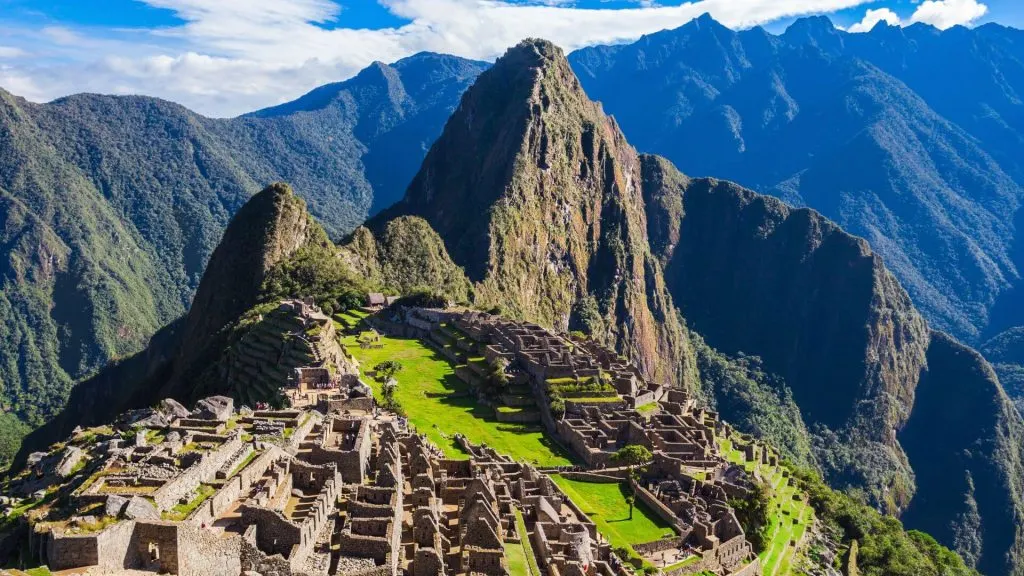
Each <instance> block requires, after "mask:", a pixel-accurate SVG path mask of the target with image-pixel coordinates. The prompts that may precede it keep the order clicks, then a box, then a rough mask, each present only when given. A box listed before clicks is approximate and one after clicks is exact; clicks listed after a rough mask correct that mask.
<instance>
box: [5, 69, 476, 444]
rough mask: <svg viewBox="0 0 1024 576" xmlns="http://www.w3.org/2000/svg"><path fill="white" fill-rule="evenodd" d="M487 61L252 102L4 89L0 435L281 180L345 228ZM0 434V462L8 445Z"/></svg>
mask: <svg viewBox="0 0 1024 576" xmlns="http://www.w3.org/2000/svg"><path fill="white" fill-rule="evenodd" d="M483 66H484V64H481V63H477V62H471V61H467V60H463V59H459V58H453V57H448V56H440V55H435V54H420V55H417V56H413V57H410V58H407V59H405V60H402V61H400V62H397V63H395V64H393V65H384V64H379V63H378V64H374V65H372V66H371V67H369V68H368V69H366V70H364V71H363V72H362V73H361V74H359V75H357V76H356V77H354V78H352V79H351V80H348V81H345V82H341V83H337V84H331V85H328V86H324V87H321V88H319V89H317V90H315V91H313V92H311V93H310V94H308V95H306V96H304V97H302V98H300V99H299V100H296V101H295V102H292V103H289V104H285V105H282V106H279V107H276V108H271V109H267V110H262V111H259V112H256V113H253V114H251V115H249V116H245V117H241V118H235V119H229V120H218V119H209V118H204V117H202V116H199V115H197V114H194V113H192V112H190V111H189V110H187V109H185V108H183V107H181V106H178V105H175V104H172V103H169V102H164V101H161V100H157V99H153V98H145V97H113V96H97V95H77V96H71V97H67V98H62V99H60V100H57V101H54V102H51V103H49V104H42V105H40V104H32V103H29V102H26V101H25V100H22V99H20V98H17V97H15V96H12V95H10V94H7V93H5V92H2V91H0V204H2V206H3V208H2V210H0V262H2V264H0V282H2V290H0V336H2V338H0V342H2V343H0V405H2V409H3V417H2V419H0V439H3V438H7V437H17V436H18V435H19V434H21V433H23V432H24V430H25V424H23V423H27V424H28V425H31V426H36V425H39V424H41V423H42V422H44V421H45V420H46V419H47V418H48V417H50V416H52V415H53V414H55V413H56V411H58V410H59V409H60V408H61V407H62V406H63V402H64V400H65V398H66V395H67V393H68V390H69V389H70V387H71V384H72V383H73V382H74V381H75V380H77V379H79V378H81V377H82V376H84V375H86V374H88V373H90V372H91V371H94V370H96V369H97V368H99V367H100V366H103V365H104V364H105V363H106V362H107V361H108V360H110V359H112V358H118V357H120V356H124V355H126V354H129V353H132V352H135V351H137V350H139V349H140V348H141V347H142V346H143V345H144V343H145V342H146V341H147V340H148V339H149V337H150V336H152V335H153V334H154V332H156V330H157V328H159V327H160V326H162V325H164V324H166V323H167V322H169V321H170V320H172V319H174V318H176V317H178V316H179V315H180V314H181V313H182V312H183V311H184V310H185V309H186V307H187V305H188V303H189V301H190V300H191V298H192V295H193V293H194V291H195V289H196V287H197V285H198V283H199V279H200V277H201V276H202V273H203V270H204V269H205V267H206V262H207V259H208V258H209V256H210V254H211V252H212V250H213V248H214V246H215V245H216V243H217V241H218V240H219V238H220V235H221V232H222V231H223V229H224V226H225V225H226V224H227V222H228V219H229V218H230V217H231V215H232V214H234V212H235V211H236V210H237V209H238V208H239V207H240V206H241V205H242V204H243V203H244V202H245V201H246V199H247V198H249V196H250V195H251V194H252V193H254V192H255V191H257V190H258V189H259V188H260V187H261V186H262V185H263V184H264V183H266V182H270V181H274V180H280V179H287V180H288V181H290V182H293V183H295V184H296V185H298V186H300V187H301V190H303V194H304V198H305V200H306V201H307V203H308V205H309V207H310V211H311V212H312V213H313V214H315V215H316V216H317V217H318V218H319V219H320V221H321V222H323V225H324V227H325V229H326V230H327V231H328V233H330V234H332V235H335V236H340V235H341V234H343V233H346V232H348V231H350V230H351V229H352V228H354V227H355V226H356V225H358V224H359V223H361V222H362V221H363V220H364V219H365V218H366V216H367V215H368V214H369V213H370V212H371V211H372V210H375V209H377V207H379V206H386V205H387V204H390V203H391V202H392V201H394V199H396V198H398V197H399V196H400V194H401V192H402V190H403V189H404V187H405V185H406V184H407V183H408V181H409V180H410V179H411V178H412V176H413V174H414V173H415V171H416V169H417V168H418V166H419V162H420V161H421V160H422V158H423V156H424V155H425V153H426V149H427V147H428V146H429V145H430V143H431V142H432V141H433V140H434V139H435V138H436V136H437V134H438V133H440V130H441V127H442V126H443V124H444V121H445V120H446V119H447V117H448V116H449V114H450V112H451V110H452V109H453V108H454V107H455V105H456V104H457V102H458V97H459V95H460V94H461V93H462V92H463V91H464V90H465V88H466V86H468V84H469V83H470V82H472V80H473V79H474V78H475V77H476V75H477V74H478V73H479V71H480V70H481V69H482V68H483ZM3 444H4V445H3V446H0V460H2V459H3V458H4V457H5V455H6V454H9V453H10V452H9V451H10V450H11V448H12V446H16V444H15V443H14V442H13V441H4V442H3Z"/></svg>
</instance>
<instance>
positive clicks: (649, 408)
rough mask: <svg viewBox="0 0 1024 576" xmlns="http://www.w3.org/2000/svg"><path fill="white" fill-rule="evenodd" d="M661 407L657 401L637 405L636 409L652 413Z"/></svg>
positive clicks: (643, 412) (640, 411)
mask: <svg viewBox="0 0 1024 576" xmlns="http://www.w3.org/2000/svg"><path fill="white" fill-rule="evenodd" d="M658 408H659V406H658V403H657V402H651V403H649V404H643V405H641V406H637V407H636V411H637V412H639V413H641V414H651V413H653V412H655V411H656V410H657V409H658Z"/></svg>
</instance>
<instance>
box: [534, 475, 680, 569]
mask: <svg viewBox="0 0 1024 576" xmlns="http://www.w3.org/2000/svg"><path fill="white" fill-rule="evenodd" d="M551 479H552V480H554V481H555V484H558V487H559V488H561V489H562V491H563V492H565V494H566V495H567V496H568V497H569V498H571V499H572V501H573V502H575V503H576V505H577V506H579V507H580V509H581V510H583V512H584V513H585V514H586V515H587V516H589V517H590V519H591V520H593V521H594V524H597V529H598V531H599V532H601V534H602V535H604V537H605V538H607V539H608V541H609V542H610V543H611V545H612V547H613V548H618V547H620V546H621V547H626V548H628V549H629V550H630V552H631V554H632V555H633V556H634V557H635V558H639V555H637V554H636V553H635V552H633V547H632V546H633V544H641V543H643V542H653V541H654V540H659V539H661V538H663V537H666V536H672V535H674V534H675V531H674V530H673V529H672V527H671V526H669V525H668V524H667V523H666V522H665V521H664V520H662V519H661V518H660V517H659V516H658V515H657V514H655V513H654V512H653V511H651V510H650V509H649V508H647V506H645V505H644V504H643V503H642V502H637V503H636V504H635V505H634V507H633V517H632V518H630V517H629V504H628V503H627V502H626V495H627V492H626V491H627V490H628V488H626V485H625V484H624V483H621V484H616V483H600V482H582V481H579V480H570V479H569V478H565V477H564V476H561V475H558V474H555V475H552V476H551Z"/></svg>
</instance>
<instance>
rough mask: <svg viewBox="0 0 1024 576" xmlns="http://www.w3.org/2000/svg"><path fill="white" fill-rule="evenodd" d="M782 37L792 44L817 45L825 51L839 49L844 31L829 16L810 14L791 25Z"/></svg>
mask: <svg viewBox="0 0 1024 576" xmlns="http://www.w3.org/2000/svg"><path fill="white" fill-rule="evenodd" d="M782 37H783V38H784V39H785V40H786V41H787V42H789V43H791V44H796V45H807V46H815V47H817V48H819V49H821V50H823V51H826V52H832V51H839V50H841V49H842V47H843V38H842V33H841V32H840V31H839V30H838V29H836V27H835V25H834V24H833V23H832V20H831V19H829V17H828V16H808V17H806V18H800V19H798V20H796V21H795V22H793V23H792V24H790V25H789V27H788V28H786V31H785V32H784V33H783V34H782Z"/></svg>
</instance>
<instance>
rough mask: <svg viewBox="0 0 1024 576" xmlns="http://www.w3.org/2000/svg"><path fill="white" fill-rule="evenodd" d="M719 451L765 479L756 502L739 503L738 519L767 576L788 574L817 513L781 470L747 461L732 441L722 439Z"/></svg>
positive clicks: (776, 467) (754, 499) (757, 494)
mask: <svg viewBox="0 0 1024 576" xmlns="http://www.w3.org/2000/svg"><path fill="white" fill-rule="evenodd" d="M719 449H720V450H721V452H722V455H723V456H724V457H725V459H726V460H728V461H730V462H732V463H734V464H738V465H741V466H743V467H744V468H745V469H746V470H747V471H748V472H751V473H754V472H756V473H757V474H758V475H760V477H761V478H762V479H763V482H764V484H763V485H760V486H759V487H758V489H757V491H756V492H755V495H754V498H752V499H751V500H749V501H746V502H736V506H735V507H736V508H737V519H739V520H740V522H741V523H743V526H744V531H747V530H748V529H749V530H750V533H749V535H748V538H749V539H750V541H751V544H753V545H754V547H755V549H756V550H757V551H758V555H759V557H760V558H761V565H762V568H763V569H764V573H765V575H766V576H772V575H775V574H778V575H783V574H788V573H789V571H790V569H791V567H792V565H793V561H794V559H795V556H796V550H797V548H798V547H799V545H800V542H801V540H802V539H803V536H804V534H805V533H806V531H807V528H808V527H809V526H810V524H811V522H812V520H813V516H814V511H813V510H812V509H811V507H810V506H808V505H807V502H806V498H805V497H804V495H803V494H802V493H801V491H800V490H799V489H798V488H797V487H796V485H795V483H794V482H792V481H791V480H790V478H789V476H790V475H789V472H788V471H786V470H785V469H784V468H782V467H781V466H770V465H765V464H761V463H760V461H759V460H756V461H749V460H746V459H745V458H744V455H743V452H741V451H740V450H737V449H736V448H735V447H734V445H733V442H732V440H729V439H720V440H719Z"/></svg>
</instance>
